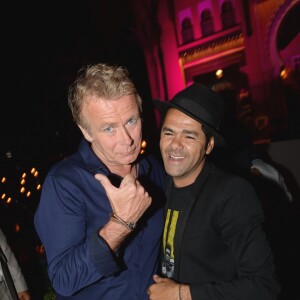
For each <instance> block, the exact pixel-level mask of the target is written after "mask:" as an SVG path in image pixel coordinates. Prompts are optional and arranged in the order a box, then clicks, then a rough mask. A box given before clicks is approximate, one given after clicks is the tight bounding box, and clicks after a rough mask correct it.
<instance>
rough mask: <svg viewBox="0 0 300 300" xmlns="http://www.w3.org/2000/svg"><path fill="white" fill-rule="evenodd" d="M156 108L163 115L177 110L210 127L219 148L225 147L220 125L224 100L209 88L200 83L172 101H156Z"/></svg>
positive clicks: (177, 95)
mask: <svg viewBox="0 0 300 300" xmlns="http://www.w3.org/2000/svg"><path fill="white" fill-rule="evenodd" d="M153 102H154V105H155V107H156V108H157V109H158V110H159V111H160V112H161V113H163V114H165V113H166V112H167V110H168V109H169V108H176V109H178V110H180V111H181V112H183V113H185V114H187V115H188V116H190V117H191V118H193V119H195V120H196V121H198V122H200V123H204V124H205V125H206V126H208V127H209V128H210V130H211V132H212V134H213V136H214V138H215V143H216V145H217V146H224V145H225V140H224V138H223V137H222V135H221V133H220V125H221V122H222V119H223V114H224V110H225V102H224V100H223V98H222V97H221V96H220V95H219V94H218V93H216V92H214V91H213V90H211V89H210V88H209V87H207V86H205V85H203V84H200V83H198V82H196V83H193V84H192V85H190V86H189V87H187V88H185V89H184V90H182V91H180V92H179V93H177V94H176V95H175V96H174V97H173V98H172V99H171V101H161V100H157V99H155V100H154V101H153Z"/></svg>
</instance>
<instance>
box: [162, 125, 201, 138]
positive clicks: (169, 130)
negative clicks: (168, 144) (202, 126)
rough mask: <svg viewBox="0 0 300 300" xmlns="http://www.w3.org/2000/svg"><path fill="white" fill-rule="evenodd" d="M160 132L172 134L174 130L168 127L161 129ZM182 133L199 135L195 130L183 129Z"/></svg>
mask: <svg viewBox="0 0 300 300" xmlns="http://www.w3.org/2000/svg"><path fill="white" fill-rule="evenodd" d="M162 132H174V130H173V129H171V128H169V127H163V128H162ZM182 132H183V133H184V134H187V135H193V136H199V133H198V132H197V131H195V130H188V129H183V130H182Z"/></svg>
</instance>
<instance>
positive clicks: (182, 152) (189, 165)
mask: <svg viewBox="0 0 300 300" xmlns="http://www.w3.org/2000/svg"><path fill="white" fill-rule="evenodd" d="M213 147H214V138H213V137H212V138H211V139H210V140H209V142H208V144H207V147H206V137H205V134H204V132H203V131H202V129H201V124H200V123H199V122H197V121H196V120H194V119H193V118H191V117H189V116H188V115H186V114H184V113H182V112H181V111H179V110H177V109H175V108H170V109H169V110H168V112H167V114H166V117H165V119H164V123H163V126H162V130H161V135H160V151H161V154H162V158H163V161H164V166H165V170H166V172H167V173H168V174H169V175H170V176H172V177H173V180H174V184H175V186H177V187H183V186H187V185H190V184H192V183H193V182H194V181H195V180H196V178H197V176H198V174H199V173H200V172H201V170H202V168H203V166H204V163H205V157H206V155H207V154H210V153H211V151H212V149H213Z"/></svg>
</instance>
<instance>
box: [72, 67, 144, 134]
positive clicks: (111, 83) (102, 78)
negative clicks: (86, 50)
mask: <svg viewBox="0 0 300 300" xmlns="http://www.w3.org/2000/svg"><path fill="white" fill-rule="evenodd" d="M128 95H135V97H136V101H137V104H138V106H139V109H140V112H142V99H141V97H140V96H139V94H138V92H137V89H136V87H135V85H134V83H133V81H132V80H131V79H130V78H129V72H128V70H127V69H126V68H125V67H121V66H114V65H107V64H103V63H101V64H96V65H87V66H85V67H83V68H81V69H80V70H79V72H78V77H77V79H76V80H75V82H74V83H73V84H72V85H71V86H70V88H69V91H68V105H69V107H70V109H71V112H72V117H73V120H74V121H75V123H76V124H78V125H81V126H83V127H84V128H87V127H88V124H87V122H86V121H85V120H84V119H83V116H82V114H81V111H82V107H83V103H84V101H85V100H86V97H87V96H96V97H99V98H102V99H105V100H115V99H118V98H120V97H123V96H128Z"/></svg>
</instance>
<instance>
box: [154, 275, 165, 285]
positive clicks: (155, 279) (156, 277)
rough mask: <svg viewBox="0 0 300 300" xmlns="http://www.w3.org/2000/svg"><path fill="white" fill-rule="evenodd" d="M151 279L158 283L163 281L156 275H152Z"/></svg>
mask: <svg viewBox="0 0 300 300" xmlns="http://www.w3.org/2000/svg"><path fill="white" fill-rule="evenodd" d="M153 280H154V282H155V283H159V282H162V281H163V278H162V277H160V276H158V275H153Z"/></svg>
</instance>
